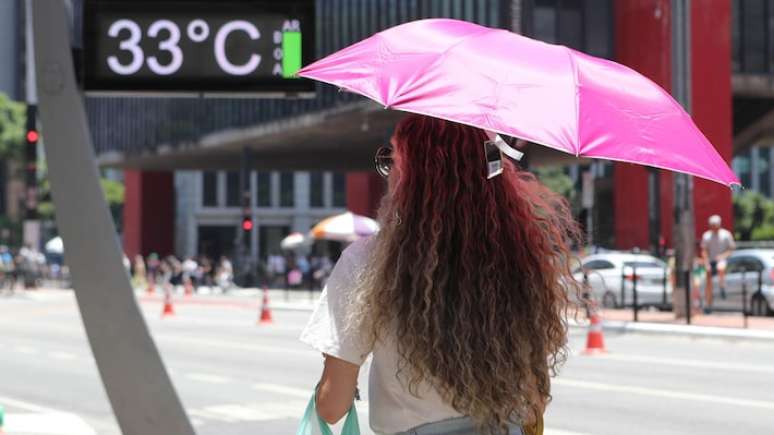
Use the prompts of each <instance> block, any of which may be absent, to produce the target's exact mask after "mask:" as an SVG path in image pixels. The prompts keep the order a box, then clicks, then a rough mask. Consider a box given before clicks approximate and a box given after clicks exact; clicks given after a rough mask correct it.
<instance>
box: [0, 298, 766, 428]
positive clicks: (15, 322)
mask: <svg viewBox="0 0 774 435" xmlns="http://www.w3.org/2000/svg"><path fill="white" fill-rule="evenodd" d="M142 307H143V310H144V312H145V313H146V319H147V321H148V323H149V325H150V327H151V330H152V331H153V334H154V336H155V338H156V340H157V343H158V344H159V347H160V349H161V351H162V354H163V356H164V359H165V361H166V363H167V367H168V369H169V370H170V373H171V375H172V378H173V380H174V382H175V385H176V386H177V388H178V392H179V394H180V396H181V398H182V400H183V402H184V404H185V407H186V408H187V410H188V413H189V415H190V417H191V419H192V421H193V423H194V425H195V427H196V429H197V433H199V434H212V435H214V434H218V435H230V434H234V435H236V434H240V435H242V434H293V433H295V430H296V426H297V423H298V419H299V418H300V416H301V415H302V414H303V411H304V408H305V406H306V403H307V401H308V399H309V396H310V394H311V389H312V387H313V386H314V385H315V383H316V381H317V379H318V377H319V374H320V370H321V367H322V358H321V356H320V355H319V354H318V353H316V352H314V351H312V350H309V349H308V348H306V346H305V345H303V344H301V343H299V342H298V340H297V337H298V335H299V332H300V330H301V328H302V327H303V325H304V323H305V321H306V318H307V317H308V313H306V312H297V311H296V312H294V311H277V310H274V312H273V315H274V323H273V324H271V325H258V324H257V323H256V320H257V314H258V313H257V312H255V310H254V308H253V307H252V306H244V307H240V306H218V305H192V304H178V305H176V312H177V313H176V315H175V316H174V317H170V318H165V319H161V318H160V311H161V306H160V304H158V303H155V302H145V303H143V304H142ZM0 337H2V338H0V405H2V406H4V407H5V409H6V427H5V429H6V432H7V433H8V434H9V435H13V434H24V435H29V434H33V433H37V434H42V433H46V434H71V435H91V434H95V433H96V434H118V433H120V431H119V430H118V427H117V425H116V423H115V420H114V418H113V417H112V415H111V412H110V407H109V404H108V401H107V398H106V395H105V393H104V391H103V389H102V386H101V384H100V381H99V377H98V375H97V370H96V366H95V364H94V361H93V359H92V357H91V354H90V351H89V348H88V344H87V342H86V339H85V334H84V332H83V330H82V325H81V321H80V318H79V315H78V312H77V310H76V306H75V303H74V299H73V298H72V297H71V295H70V293H69V292H62V293H61V294H58V295H54V296H50V295H49V296H46V297H43V298H41V297H32V298H31V297H29V296H28V297H25V296H15V297H12V298H8V297H0ZM584 340H585V332H583V331H582V330H573V332H572V340H571V342H572V345H573V348H574V351H575V352H576V354H574V355H573V356H571V357H570V359H569V361H568V362H567V364H566V366H565V367H564V369H563V370H562V372H561V373H560V375H559V377H558V378H557V379H556V380H555V382H554V387H553V395H554V401H553V402H552V404H551V405H550V407H549V409H548V412H547V415H546V426H547V428H546V435H552V434H553V435H578V434H594V435H603V434H610V435H613V434H615V435H620V434H629V435H652V434H656V433H657V434H660V435H668V434H674V435H677V434H680V435H684V434H702V435H713V434H717V435H721V434H722V435H728V434H747V435H754V434H761V435H763V434H771V433H774V432H772V431H774V429H772V428H774V343H764V342H754V341H749V342H747V341H735V342H731V341H725V340H715V339H707V338H703V339H688V338H680V337H663V336H660V337H656V336H642V335H634V334H628V335H621V336H612V335H610V334H607V335H606V336H605V340H606V345H607V348H608V350H609V354H608V355H607V356H595V357H588V356H583V355H579V354H577V351H578V350H580V348H582V346H583V344H584ZM366 372H367V369H365V370H363V371H362V373H361V382H360V384H361V386H362V387H363V390H364V391H363V393H364V394H366V395H367V393H366V391H365V390H366V389H367V388H366V387H367V374H366ZM358 405H359V409H360V412H359V415H360V421H361V426H362V427H363V428H364V429H365V430H363V433H371V432H370V431H369V430H367V421H368V411H367V404H366V403H359V404H358Z"/></svg>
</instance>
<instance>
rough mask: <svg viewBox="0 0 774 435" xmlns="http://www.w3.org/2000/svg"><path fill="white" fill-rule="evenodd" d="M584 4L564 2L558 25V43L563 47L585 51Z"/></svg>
mask: <svg viewBox="0 0 774 435" xmlns="http://www.w3.org/2000/svg"><path fill="white" fill-rule="evenodd" d="M582 7H583V3H582V2H562V3H561V4H560V6H559V19H558V25H557V30H558V31H557V34H558V41H559V43H560V44H562V45H566V46H568V47H572V48H574V49H576V50H583V49H584V48H585V47H584V45H585V44H584V43H583V42H584V41H583V10H582Z"/></svg>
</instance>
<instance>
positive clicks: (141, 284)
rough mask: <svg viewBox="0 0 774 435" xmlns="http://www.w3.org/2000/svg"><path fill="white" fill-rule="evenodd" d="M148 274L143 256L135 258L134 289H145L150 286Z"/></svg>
mask: <svg viewBox="0 0 774 435" xmlns="http://www.w3.org/2000/svg"><path fill="white" fill-rule="evenodd" d="M147 276H148V272H147V271H146V270H145V260H143V258H142V255H139V254H137V255H135V256H134V273H133V275H132V285H133V287H134V288H145V286H147V285H148V281H147Z"/></svg>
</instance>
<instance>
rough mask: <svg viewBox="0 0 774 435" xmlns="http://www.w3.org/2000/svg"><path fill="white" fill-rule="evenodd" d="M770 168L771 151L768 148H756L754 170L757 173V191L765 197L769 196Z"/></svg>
mask: <svg viewBox="0 0 774 435" xmlns="http://www.w3.org/2000/svg"><path fill="white" fill-rule="evenodd" d="M770 166H771V149H769V148H768V147H761V148H758V163H757V165H756V168H755V169H756V171H757V172H758V191H760V192H761V193H762V194H763V195H765V196H771V182H770V180H769V171H770Z"/></svg>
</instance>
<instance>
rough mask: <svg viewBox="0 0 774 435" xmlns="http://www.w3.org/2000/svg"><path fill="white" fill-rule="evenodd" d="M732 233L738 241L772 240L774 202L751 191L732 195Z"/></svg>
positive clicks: (773, 235) (773, 236)
mask: <svg viewBox="0 0 774 435" xmlns="http://www.w3.org/2000/svg"><path fill="white" fill-rule="evenodd" d="M734 233H735V235H736V238H737V239H739V240H772V239H774V201H772V200H770V199H768V198H766V197H765V196H763V195H761V194H760V193H758V192H754V191H751V190H748V191H745V192H744V193H740V194H737V195H734Z"/></svg>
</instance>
